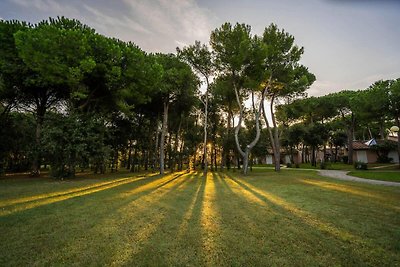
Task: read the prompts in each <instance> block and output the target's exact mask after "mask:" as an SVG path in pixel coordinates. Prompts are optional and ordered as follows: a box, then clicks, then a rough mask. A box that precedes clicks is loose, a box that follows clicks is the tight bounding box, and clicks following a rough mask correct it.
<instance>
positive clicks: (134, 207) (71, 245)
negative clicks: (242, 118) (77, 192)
mask: <svg viewBox="0 0 400 267" xmlns="http://www.w3.org/2000/svg"><path fill="white" fill-rule="evenodd" d="M180 177H181V178H182V179H178V178H180ZM189 180H190V179H186V177H182V173H180V174H177V175H173V176H172V175H170V176H169V178H168V176H167V177H163V178H162V179H159V180H156V181H158V183H153V185H152V187H146V185H148V184H149V183H147V184H145V185H143V187H146V189H144V190H141V191H140V192H136V193H130V194H129V195H127V197H125V198H121V197H120V196H119V195H118V197H115V198H113V203H114V204H113V205H111V207H104V208H102V211H101V212H100V213H96V215H99V214H100V216H97V217H96V223H95V224H94V225H92V226H91V227H90V228H89V229H87V230H86V231H80V232H79V233H76V234H75V235H74V236H73V237H71V238H69V239H68V240H67V242H66V243H64V245H63V247H62V249H61V251H60V253H58V254H57V255H55V257H60V256H62V257H64V256H63V255H68V258H73V259H75V260H78V261H79V262H80V264H83V265H93V264H94V265H96V264H95V262H97V264H101V263H103V264H104V262H109V261H111V262H114V263H117V262H118V263H120V264H122V263H123V262H126V261H127V260H128V259H129V258H130V256H131V255H132V254H135V253H137V252H138V251H140V249H141V247H142V246H143V244H145V242H146V240H147V239H148V237H149V236H151V235H152V234H153V232H154V231H156V229H157V227H158V226H159V224H160V223H161V222H162V220H163V218H164V217H165V211H164V210H163V209H160V207H159V206H158V203H161V202H163V201H164V199H165V196H166V195H168V194H170V193H171V194H172V191H173V190H176V189H178V188H181V187H182V186H184V184H185V183H186V182H187V181H189ZM169 181H171V182H169ZM150 184H151V183H150ZM119 191H122V192H124V191H126V190H119ZM128 191H129V190H128ZM86 210H87V209H86ZM87 217H88V216H87ZM90 217H91V216H90ZM93 237H96V240H97V242H96V243H93V242H95V241H92V242H86V240H90V239H92V238H93ZM99 240H100V242H98V241H99ZM102 241H107V242H102ZM99 248H100V250H101V251H103V253H102V254H98V251H99ZM82 250H83V251H85V253H82ZM115 250H117V251H118V253H116V254H114V251H115ZM54 260H56V261H60V260H61V261H64V259H63V258H57V259H54V258H51V257H48V259H47V261H46V262H52V261H54ZM110 264H111V263H110Z"/></svg>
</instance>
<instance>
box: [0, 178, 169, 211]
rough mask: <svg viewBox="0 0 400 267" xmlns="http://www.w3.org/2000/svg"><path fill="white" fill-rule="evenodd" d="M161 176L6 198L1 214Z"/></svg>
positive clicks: (119, 180)
mask: <svg viewBox="0 0 400 267" xmlns="http://www.w3.org/2000/svg"><path fill="white" fill-rule="evenodd" d="M160 178H161V177H159V176H156V175H153V176H149V177H146V176H145V177H128V178H121V179H117V180H113V181H107V182H100V183H96V184H94V185H89V186H85V187H81V188H74V189H68V190H65V191H59V192H55V193H49V194H42V195H35V196H30V197H24V198H19V199H12V200H6V201H3V202H1V203H0V208H2V210H0V216H4V215H8V214H12V213H15V212H18V211H24V210H28V209H32V208H36V207H40V206H43V205H48V204H51V203H55V202H60V201H65V200H68V199H72V198H77V197H82V196H86V195H90V194H93V193H97V192H101V191H104V190H109V189H112V188H115V187H119V186H123V185H127V184H131V185H136V184H137V183H139V184H140V183H141V182H143V180H146V182H150V181H152V180H154V179H160Z"/></svg>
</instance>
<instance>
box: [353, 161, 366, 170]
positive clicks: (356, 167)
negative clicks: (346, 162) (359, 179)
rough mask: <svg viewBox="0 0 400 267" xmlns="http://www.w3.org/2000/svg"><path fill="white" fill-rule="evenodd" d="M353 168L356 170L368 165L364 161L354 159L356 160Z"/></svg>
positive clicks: (363, 168) (364, 168)
mask: <svg viewBox="0 0 400 267" xmlns="http://www.w3.org/2000/svg"><path fill="white" fill-rule="evenodd" d="M354 168H355V169H356V170H367V169H368V165H367V163H365V162H361V161H356V162H354Z"/></svg>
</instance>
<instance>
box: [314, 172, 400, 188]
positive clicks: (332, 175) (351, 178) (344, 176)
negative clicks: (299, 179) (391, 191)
mask: <svg viewBox="0 0 400 267" xmlns="http://www.w3.org/2000/svg"><path fill="white" fill-rule="evenodd" d="M318 172H319V174H320V175H322V176H326V177H330V178H335V179H339V180H345V181H354V182H360V183H367V184H377V185H385V186H400V183H396V182H388V181H379V180H371V179H363V178H358V177H354V176H350V175H347V173H348V171H335V170H318Z"/></svg>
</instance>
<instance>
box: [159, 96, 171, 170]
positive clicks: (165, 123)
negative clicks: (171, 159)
mask: <svg viewBox="0 0 400 267" xmlns="http://www.w3.org/2000/svg"><path fill="white" fill-rule="evenodd" d="M168 108H169V105H168V102H164V114H163V123H162V129H161V138H160V174H161V175H164V160H165V158H164V157H165V151H164V148H165V136H166V135H167V127H168Z"/></svg>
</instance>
